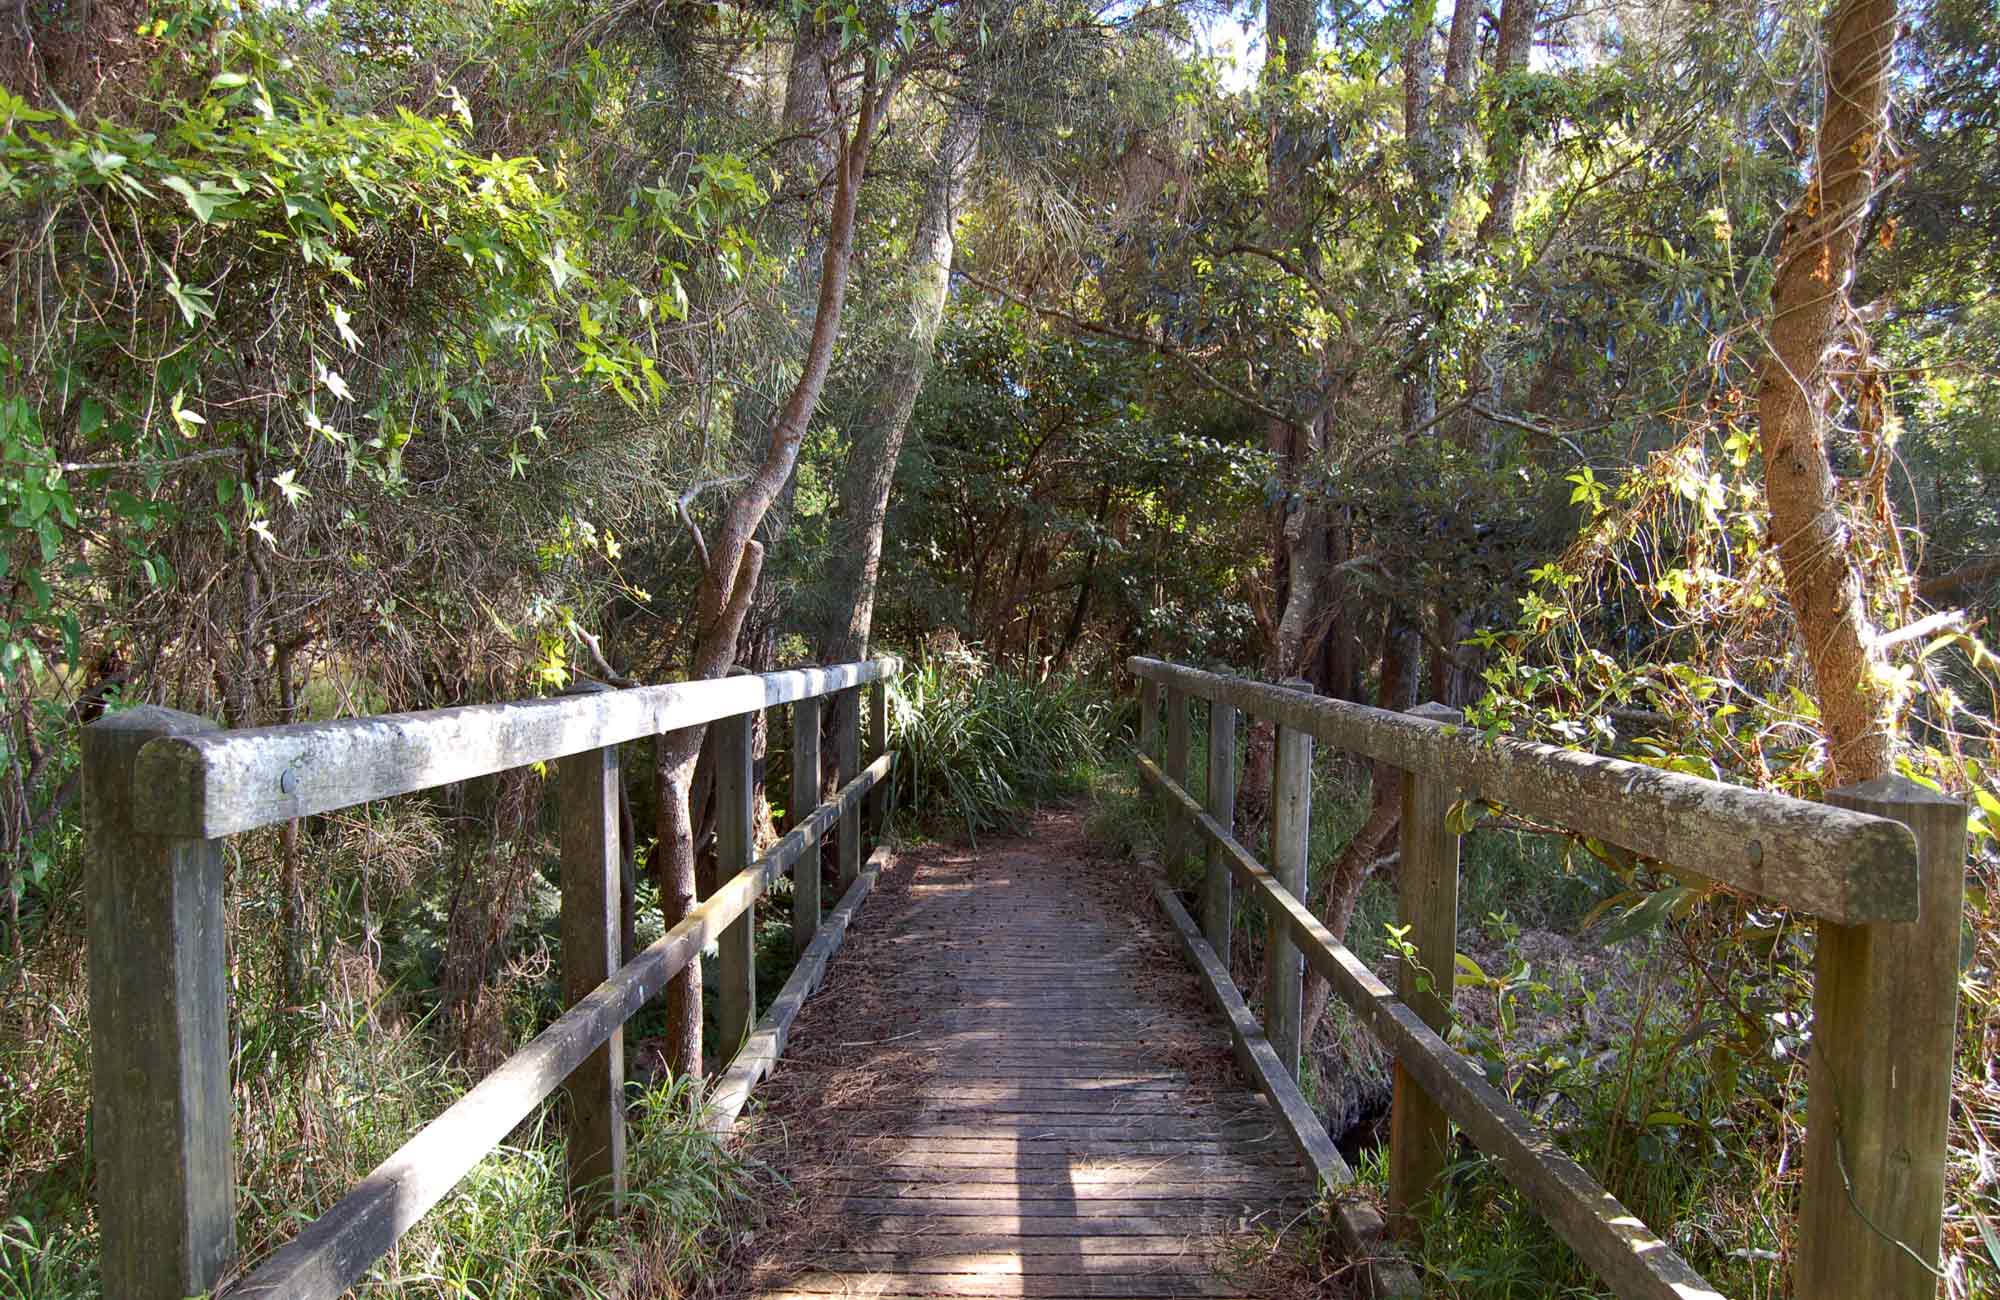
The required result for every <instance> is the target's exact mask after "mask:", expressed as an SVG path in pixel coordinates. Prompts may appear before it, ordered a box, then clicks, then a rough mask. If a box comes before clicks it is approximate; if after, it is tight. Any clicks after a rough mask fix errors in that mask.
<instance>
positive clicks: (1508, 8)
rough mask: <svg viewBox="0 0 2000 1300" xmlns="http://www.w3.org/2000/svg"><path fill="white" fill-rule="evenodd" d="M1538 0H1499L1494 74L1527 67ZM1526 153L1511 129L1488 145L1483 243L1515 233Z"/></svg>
mask: <svg viewBox="0 0 2000 1300" xmlns="http://www.w3.org/2000/svg"><path fill="white" fill-rule="evenodd" d="M1536 3H1537V0H1500V40H1499V44H1498V45H1497V46H1496V47H1495V49H1494V51H1493V77H1494V79H1495V80H1496V81H1497V80H1499V79H1500V78H1502V77H1505V76H1506V75H1507V74H1508V73H1510V72H1514V71H1516V70H1517V69H1520V68H1525V67H1527V66H1528V54H1529V52H1530V51H1531V50H1532V49H1533V48H1534V45H1535V17H1536V14H1535V8H1536ZM1526 160H1527V153H1526V151H1525V150H1523V149H1522V148H1521V141H1520V140H1519V138H1518V137H1516V136H1515V135H1514V134H1513V132H1512V131H1506V132H1503V133H1502V134H1500V135H1499V136H1498V137H1497V138H1496V139H1495V140H1493V141H1491V142H1489V144H1488V146H1487V163H1488V165H1489V166H1490V167H1491V169H1492V172H1493V183H1492V185H1491V187H1490V188H1489V189H1488V190H1487V192H1486V215H1485V216H1484V217H1482V218H1481V219H1480V222H1479V242H1480V244H1481V245H1482V246H1484V245H1490V244H1492V243H1493V242H1494V241H1496V240H1500V239H1507V238H1509V237H1511V236H1512V235H1513V233H1514V207H1515V203H1516V201H1517V199H1518V198H1519V195H1520V192H1521V173H1522V170H1523V168H1524V166H1525V164H1526Z"/></svg>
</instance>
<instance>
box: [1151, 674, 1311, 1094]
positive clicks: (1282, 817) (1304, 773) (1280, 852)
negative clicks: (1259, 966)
mask: <svg viewBox="0 0 2000 1300" xmlns="http://www.w3.org/2000/svg"><path fill="white" fill-rule="evenodd" d="M1285 688H1286V689H1287V690H1292V691H1298V692H1301V693H1302V694H1304V695H1306V696H1310V695H1311V694H1312V683H1311V682H1308V681H1306V680H1305V679H1304V678H1300V677H1295V678H1292V679H1291V680H1289V681H1287V682H1286V683H1285ZM1276 746H1277V753H1276V756H1275V761H1274V763H1273V766H1272V772H1271V869H1272V871H1273V873H1274V874H1275V875H1276V876H1277V877H1278V879H1279V880H1280V881H1282V882H1283V883H1284V886H1285V888H1287V889H1289V890H1292V891H1293V892H1294V893H1299V894H1303V893H1305V892H1306V881H1307V879H1308V878H1309V875H1310V872H1311V864H1310V861H1309V852H1310V844H1311V840H1312V787H1313V738H1312V733H1311V732H1308V731H1302V730H1300V729H1299V728H1297V727H1287V726H1280V727H1279V728H1278V737H1277V742H1276ZM1176 785H1177V786H1178V785H1179V783H1178V782H1176ZM1179 804H1180V800H1178V799H1169V800H1168V801H1167V807H1168V809H1169V810H1170V811H1171V810H1173V809H1175V808H1176V807H1177V806H1178V805H1179ZM1269 927H1270V934H1269V935H1268V936H1267V937H1266V939H1265V944H1266V947H1265V949H1264V953H1265V957H1264V975H1265V980H1266V984H1265V987H1264V1020H1265V1032H1267V1033H1268V1034H1269V1035H1270V1037H1271V1046H1272V1047H1274V1048H1276V1049H1277V1052H1278V1059H1280V1060H1282V1061H1283V1062H1284V1063H1285V1069H1286V1070H1288V1071H1290V1072H1291V1073H1292V1075H1293V1077H1295V1078H1296V1077H1297V1075H1298V1070H1299V1056H1300V1053H1301V1051H1302V1050H1303V1048H1304V1044H1303V1043H1301V1042H1300V1041H1299V1038H1300V1034H1301V1033H1302V1032H1303V1030H1304V1015H1305V979H1306V968H1305V962H1304V959H1303V958H1302V957H1301V956H1300V954H1299V950H1298V947H1297V945H1295V944H1293V942H1292V935H1291V931H1289V930H1288V929H1286V928H1285V924H1284V922H1283V921H1282V920H1281V919H1280V918H1278V917H1276V916H1272V917H1270V918H1269Z"/></svg>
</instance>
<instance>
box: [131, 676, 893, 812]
mask: <svg viewBox="0 0 2000 1300" xmlns="http://www.w3.org/2000/svg"><path fill="white" fill-rule="evenodd" d="M900 670H901V661H900V660H898V659H896V658H894V657H893V656H889V657H884V658H879V659H871V660H866V661H863V662H861V663H853V664H842V665H840V666H838V667H834V668H801V669H795V670H793V671H790V672H782V673H764V674H762V675H759V676H743V677H727V678H719V679H716V680H712V681H698V682H679V683H676V684H674V685H671V686H642V687H635V688H633V689H631V690H624V691H610V692H606V693H604V694H601V695H592V696H558V697H555V698H552V699H542V700H520V701H515V702H513V703H509V704H478V705H468V706H466V707H463V708H456V709H433V710H430V711H428V712H424V713H391V714H384V715H381V716H379V717H373V718H347V719H343V720H341V721H338V722H314V723H302V724H299V725H295V726H284V727H249V728H245V729H243V730H240V731H228V732H219V733H216V734H213V735H201V736H193V735H181V736H171V737H164V738H162V739H160V740H159V741H157V742H155V743H153V744H150V745H148V746H147V747H146V748H145V749H144V750H143V751H142V752H141V754H140V756H139V763H138V773H137V776H136V778H135V781H134V790H133V800H134V809H135V811H136V812H137V813H138V814H139V815H141V816H142V817H143V818H144V819H145V823H146V824H148V825H151V826H153V827H155V828H156V829H157V831H158V832H159V833H163V834H174V835H190V836H195V837H197V838H214V837H217V836H222V835H233V834H235V833H237V832H238V831H247V830H254V829H255V828H257V827H259V826H269V825H271V824H272V823H274V822H281V821H287V820H289V819H291V818H294V817H308V816H311V815H312V814H314V813H324V812H333V811H335V810H337V809H341V808H348V807H352V806H353V805H355V804H358V803H367V802H368V801H369V800H371V799H387V798H390V797H392V796H395V795H400V794H411V793H414V792H416V791H418V790H429V789H432V788H433V787H436V786H440V785H448V784H450V783H452V782H454V781H468V780H471V779H472V778H474V777H480V776H488V775H491V774H492V773H494V772H504V771H507V770H508V769H510V768H516V767H525V766H527V765H528V764H530V763H541V762H549V761H553V760H555V759H558V758H563V757H566V756H568V755H570V754H580V753H582V752H584V751H585V750H590V749H603V748H604V747H606V746H607V745H616V744H621V743H623V742H625V741H628V740H642V739H645V738H646V737H649V736H656V735H659V734H661V733H663V732H668V731H678V730H681V729H682V728H685V727H696V726H701V725H704V724H706V723H710V722H716V721H719V720H720V719H723V718H728V717H735V716H738V715H741V714H745V713H750V712H753V711H755V710H757V709H763V708H768V707H770V706H772V705H774V704H788V703H791V702H792V701H794V700H800V699H808V698H813V697H817V696H824V695H830V694H833V693H834V692H837V691H846V690H851V689H852V688H854V687H856V686H861V685H865V684H866V683H869V682H873V681H877V680H880V679H881V678H883V677H885V676H894V675H895V674H896V673H897V672H899V671H900Z"/></svg>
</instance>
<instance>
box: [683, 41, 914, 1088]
mask: <svg viewBox="0 0 2000 1300" xmlns="http://www.w3.org/2000/svg"><path fill="white" fill-rule="evenodd" d="M794 57H795V58H797V57H812V58H820V59H822V60H823V59H824V58H825V57H826V53H825V51H824V49H822V48H820V47H819V46H818V45H816V44H815V43H812V42H801V43H800V44H799V45H798V46H795V47H794ZM864 66H868V67H872V63H870V62H868V61H865V60H864ZM857 93H858V94H859V96H860V105H859V111H858V112H857V114H856V118H855V123H854V127H853V130H852V134H851V135H849V136H848V137H847V138H846V139H845V140H843V141H842V143H841V147H840V150H839V156H838V159H837V162H836V165H835V168H834V171H835V187H834V196H833V207H832V211H831V214H830V216H829V220H828V225H827V239H826V251H825V253H824V254H823V255H822V257H821V259H820V273H819V298H818V303H817V306H816V308H815V311H814V314H813V328H812V335H811V338H810V339H809V341H808V343H807V345H806V353H805V358H804V365H803V366H802V367H801V369H800V372H799V377H798V379H797V381H796V382H795V383H794V384H793V386H792V390H791V394H790V395H789V396H788V397H787V398H786V399H785V403H784V405H783V406H782V407H781V408H780V409H779V412H778V418H777V420H776V422H775V423H774V424H773V425H772V426H771V436H770V443H769V445H768V446H767V447H766V448H765V452H764V458H763V461H762V463H761V464H760V465H758V467H757V468H756V470H755V471H753V472H752V473H751V475H750V477H749V478H748V479H747V480H746V481H745V482H744V484H743V486H742V487H741V488H740V489H739V490H738V491H737V494H736V496H735V497H734V499H732V500H731V501H730V503H729V506H728V508H727V509H726V510H725V511H724V512H723V517H722V521H721V526H720V527H719V528H718V529H717V530H716V534H715V537H714V539H713V540H712V541H711V542H710V543H709V549H708V567H707V568H706V569H705V570H704V571H703V573H702V578H701V583H700V585H699V586H698V587H697V588H696V591H695V644H694V649H693V651H692V653H691V654H690V655H689V656H688V672H687V676H688V680H690V681H701V680H705V679H709V678H715V677H720V676H722V675H723V674H724V673H726V672H728V671H729V666H730V664H731V662H732V661H733V660H734V659H735V657H736V643H737V637H738V635H739V634H740V633H741V632H742V629H743V620H744V617H745V615H746V614H747V613H748V611H749V608H750V601H751V598H752V596H753V595H754V593H755V592H756V589H757V580H758V578H759V577H760V576H761V574H762V572H763V565H764V548H763V546H762V545H761V544H760V543H758V542H757V541H755V540H754V536H753V535H754V534H755V532H756V530H757V526H758V525H759V524H761V523H762V522H763V520H764V515H765V513H766V512H767V511H769V510H770V508H771V503H772V502H773V501H775V500H776V499H777V497H778V493H779V492H780V491H781V490H782V489H783V488H784V486H785V483H786V482H787V481H788V480H789V479H790V478H791V476H792V468H793V466H794V465H795V464H797V462H798V455H799V444H800V443H801V442H803V441H804V439H805V433H806V426H807V425H808V424H809V423H811V421H812V417H813V412H814V411H815V410H817V409H818V406H819V398H820V393H821V392H822V391H823V390H824V388H825V386H826V376H827V371H828V369H829V368H830V367H831V365H832V363H833V345H834V342H835V340H836V339H837V338H838V337H839V335H840V319H841V313H842V311H843V310H844V309H845V306H846V302H847V281H848V274H849V270H850V268H851V265H852V262H853V256H854V212H855V204H856V202H857V200H858V198H859V192H860V188H861V177H862V173H863V171H864V170H865V169H866V167H867V163H868V152H869V149H870V147H871V146H872V145H873V143H874V139H875V131H876V126H877V124H878V122H879V121H880V119H881V114H882V112H883V111H884V110H885V109H886V108H887V106H888V105H887V102H886V98H887V96H886V92H885V91H883V90H881V89H880V88H878V87H877V86H876V84H875V80H874V77H873V75H872V73H871V74H870V75H867V76H866V77H865V78H864V80H863V83H862V85H861V87H860V88H859V90H858V92H857ZM703 730H704V729H702V728H693V729H690V730H688V731H677V732H673V733H671V734H669V735H666V736H663V737H661V738H660V741H659V744H658V747H657V749H656V751H655V757H656V763H657V782H656V785H657V788H658V793H659V800H660V804H659V828H658V829H659V844H658V846H657V848H656V849H655V857H656V866H655V870H656V873H657V875H658V880H659V887H660V904H661V911H662V912H663V913H664V920H665V921H666V923H667V925H669V926H673V925H677V924H679V923H680V921H681V920H682V919H684V918H685V917H686V915H687V912H688V910H689V909H690V908H691V907H692V906H693V905H694V892H695V861H694V824H693V817H692V810H691V809H690V807H689V803H688V800H689V795H690V793H691V787H692V785H693V777H694V767H695V759H696V757H697V755H699V753H700V752H701V741H702V732H703ZM667 1044H668V1052H669V1055H670V1058H671V1064H672V1066H673V1068H674V1070H675V1071H676V1073H679V1074H683V1075H686V1074H698V1073H700V1072H701V971H700V967H699V965H698V964H696V963H690V964H689V966H688V968H687V970H686V972H685V973H684V974H683V976H682V977H681V978H680V979H679V980H676V981H675V983H674V985H673V986H671V987H670V989H669V997H668V1025H667Z"/></svg>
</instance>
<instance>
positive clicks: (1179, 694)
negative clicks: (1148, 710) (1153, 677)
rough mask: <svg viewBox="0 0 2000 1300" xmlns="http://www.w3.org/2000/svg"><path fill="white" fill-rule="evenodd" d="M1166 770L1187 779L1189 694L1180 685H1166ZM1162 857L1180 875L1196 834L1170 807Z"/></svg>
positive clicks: (1173, 873) (1171, 871) (1169, 872)
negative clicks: (1178, 686)
mask: <svg viewBox="0 0 2000 1300" xmlns="http://www.w3.org/2000/svg"><path fill="white" fill-rule="evenodd" d="M1166 769H1167V774H1168V775H1169V776H1172V777H1173V778H1174V780H1175V781H1177V782H1178V783H1180V784H1181V785H1183V786H1184V785H1186V784H1187V783H1188V697H1187V692H1185V691H1183V690H1180V689H1179V688H1177V687H1172V686H1170V687H1168V688H1167V760H1166ZM1164 831H1165V834H1164V836H1163V840H1162V845H1161V858H1162V861H1163V862H1164V864H1165V867H1166V871H1167V875H1168V876H1169V877H1171V878H1175V879H1178V878H1180V876H1181V875H1182V874H1183V873H1185V872H1186V871H1187V867H1188V856H1189V853H1188V850H1189V848H1190V847H1191V846H1192V844H1193V841H1194V834H1193V832H1192V831H1191V830H1190V829H1189V828H1188V826H1187V824H1186V819H1185V818H1183V817H1181V816H1179V815H1178V814H1176V813H1175V812H1174V810H1173V809H1172V808H1169V809H1167V816H1166V825H1165V827H1164Z"/></svg>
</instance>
